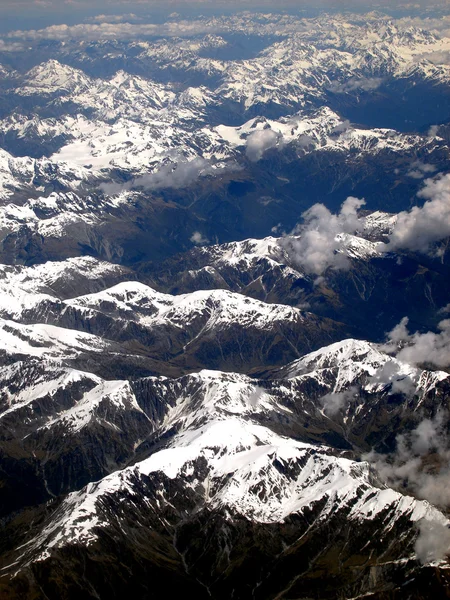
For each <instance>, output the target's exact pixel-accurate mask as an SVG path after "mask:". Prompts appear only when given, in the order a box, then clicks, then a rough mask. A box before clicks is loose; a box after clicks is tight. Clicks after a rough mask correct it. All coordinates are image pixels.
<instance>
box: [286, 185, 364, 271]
mask: <svg viewBox="0 0 450 600" xmlns="http://www.w3.org/2000/svg"><path fill="white" fill-rule="evenodd" d="M364 204H365V202H364V200H359V199H358V198H353V197H349V198H347V200H346V201H345V202H344V203H343V204H342V207H341V211H340V212H339V213H338V214H337V215H335V214H333V213H331V212H330V211H329V210H328V208H326V206H324V205H323V204H315V205H314V206H312V207H311V208H310V209H308V210H307V211H306V212H304V213H303V215H302V216H303V219H304V223H303V224H302V225H298V226H297V227H296V229H295V230H294V231H293V234H295V235H299V237H298V238H293V237H290V236H288V237H285V238H284V239H283V242H282V243H283V244H284V246H285V248H286V250H287V251H288V252H289V254H290V256H291V259H292V260H293V261H294V262H295V263H297V264H298V265H299V266H301V267H302V268H303V269H304V270H305V271H306V272H307V273H311V274H316V275H322V274H323V273H324V272H325V271H326V270H327V269H328V268H333V269H346V268H348V267H349V264H350V263H349V260H348V258H347V256H346V254H345V253H344V252H343V250H344V248H345V245H344V239H343V238H342V236H339V234H341V233H354V232H355V231H356V230H358V229H359V228H361V227H362V224H363V223H362V220H361V219H360V218H359V217H358V210H359V208H361V206H363V205H364Z"/></svg>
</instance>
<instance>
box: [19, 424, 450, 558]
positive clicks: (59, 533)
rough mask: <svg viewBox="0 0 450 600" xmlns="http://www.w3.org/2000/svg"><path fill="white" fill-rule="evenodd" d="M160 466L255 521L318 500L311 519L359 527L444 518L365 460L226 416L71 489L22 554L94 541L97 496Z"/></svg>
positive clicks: (125, 489) (100, 524) (126, 490)
mask: <svg viewBox="0 0 450 600" xmlns="http://www.w3.org/2000/svg"><path fill="white" fill-rule="evenodd" d="M202 460H203V461H205V462H206V464H207V468H206V476H205V467H203V469H202V474H200V472H199V471H197V467H196V466H197V464H198V463H199V461H202ZM280 466H281V467H284V470H282V469H281V468H280ZM158 472H160V473H163V474H164V475H166V476H167V477H168V478H170V479H177V481H178V482H179V484H181V486H182V487H184V486H186V487H192V486H195V488H196V489H197V490H198V489H203V498H201V500H202V502H203V504H204V505H205V506H206V507H208V508H209V509H214V508H216V509H226V510H228V511H232V512H237V513H238V514H241V515H242V516H244V517H246V518H248V519H251V520H252V521H256V522H260V523H276V522H283V520H284V519H285V518H286V517H288V516H289V515H291V514H295V513H299V514H301V513H302V512H303V510H304V509H306V508H309V509H311V507H314V506H315V505H316V504H319V505H320V504H321V505H322V508H321V510H320V514H319V516H318V517H317V519H316V523H318V522H320V521H322V520H326V519H327V517H329V516H330V515H331V514H336V513H338V512H339V511H343V513H345V514H346V518H347V519H349V520H350V521H354V522H355V524H356V523H357V524H358V526H363V525H364V523H365V522H366V521H367V520H373V519H376V518H377V517H378V515H379V514H383V515H384V518H383V522H384V525H383V527H386V528H387V529H389V527H390V526H391V525H392V524H393V523H394V522H395V521H396V520H397V519H399V518H400V517H402V518H404V519H406V520H407V521H409V522H410V523H414V522H417V521H419V520H421V519H424V518H425V519H428V520H432V521H437V522H439V523H442V524H443V525H444V524H446V523H447V520H446V519H445V517H444V516H443V515H442V514H441V513H440V512H439V511H437V510H436V509H434V508H433V507H431V506H430V505H429V504H428V503H426V502H421V501H417V500H415V499H413V498H411V497H408V496H402V495H401V494H399V493H397V492H394V491H392V490H389V489H379V488H375V487H373V485H372V484H371V483H370V479H369V471H368V465H367V464H364V463H363V464H361V463H354V462H352V461H350V460H346V459H342V458H336V457H333V456H330V455H329V454H328V453H327V451H326V448H324V449H320V448H315V447H312V446H309V445H307V444H301V443H298V442H295V441H293V440H290V439H288V438H283V437H282V436H278V435H276V434H273V433H272V432H270V431H269V430H267V429H266V428H264V427H261V426H255V425H249V424H246V423H245V422H243V421H241V420H239V419H229V420H227V421H219V422H212V423H210V424H209V425H208V426H205V427H203V428H202V430H201V431H199V430H196V431H191V432H188V433H185V434H183V435H182V436H180V437H179V438H178V439H177V442H176V444H175V445H173V447H171V448H167V449H165V450H161V451H159V452H157V453H155V454H153V455H152V456H151V457H150V458H148V459H146V460H144V461H143V462H140V463H138V464H137V465H136V466H134V467H130V468H128V469H125V470H123V471H119V472H118V473H114V474H113V475H110V476H108V477H106V478H104V479H103V480H101V481H100V482H98V483H92V484H89V485H88V486H87V487H86V488H85V489H83V490H81V491H80V492H75V493H73V494H70V495H69V496H68V497H67V499H66V500H65V501H64V503H63V504H62V505H61V507H60V508H59V509H58V510H57V512H56V514H55V515H54V519H53V521H52V522H51V524H50V525H48V526H47V528H45V529H44V530H43V531H42V532H41V533H40V534H39V535H38V537H36V538H35V539H33V540H31V541H30V542H29V544H27V546H25V547H24V548H23V549H22V552H23V554H22V559H21V560H22V561H23V560H25V561H27V560H43V559H45V558H46V557H48V556H50V553H51V552H52V550H53V549H55V548H61V547H64V546H66V545H71V544H90V543H92V542H93V541H95V540H96V539H97V536H98V534H99V532H100V531H101V530H102V529H103V528H107V527H108V521H106V520H105V519H104V517H103V516H102V505H103V503H104V502H105V501H106V500H107V501H108V502H109V503H111V502H120V501H121V498H122V497H123V496H124V495H126V496H127V498H128V499H130V497H131V498H133V497H134V496H135V495H136V494H137V490H136V488H135V485H136V482H137V481H139V480H141V479H142V478H143V477H150V478H151V477H152V475H153V474H156V473H158ZM192 478H194V481H193V482H192V483H191V481H192ZM199 500H200V497H199Z"/></svg>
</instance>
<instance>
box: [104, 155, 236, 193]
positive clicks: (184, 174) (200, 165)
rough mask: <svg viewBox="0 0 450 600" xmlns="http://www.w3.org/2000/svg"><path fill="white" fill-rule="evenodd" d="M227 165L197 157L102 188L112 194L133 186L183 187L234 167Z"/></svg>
mask: <svg viewBox="0 0 450 600" xmlns="http://www.w3.org/2000/svg"><path fill="white" fill-rule="evenodd" d="M232 168H233V166H232V165H227V166H226V167H222V168H221V169H218V168H214V167H213V166H212V165H211V164H210V163H209V162H208V161H207V160H205V159H203V158H195V159H193V160H190V161H185V162H178V163H170V164H167V165H164V166H163V167H161V168H160V169H159V170H158V171H155V172H154V173H149V174H148V175H143V176H141V177H136V178H135V179H133V180H132V181H129V182H127V183H124V184H118V183H102V184H101V185H100V189H101V190H102V191H103V192H104V193H105V194H107V195H109V196H112V195H115V194H119V193H121V192H126V191H129V190H131V189H133V188H144V189H145V190H160V189H164V188H175V189H179V188H183V187H186V186H188V185H191V184H192V183H194V181H196V180H197V179H198V178H199V177H203V176H205V175H210V174H218V173H219V172H223V170H224V169H227V170H230V169H232Z"/></svg>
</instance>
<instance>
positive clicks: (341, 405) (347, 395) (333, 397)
mask: <svg viewBox="0 0 450 600" xmlns="http://www.w3.org/2000/svg"><path fill="white" fill-rule="evenodd" d="M358 393H359V389H358V388H357V387H356V386H354V387H350V388H349V389H348V390H344V391H343V392H331V393H329V394H325V396H322V398H321V399H320V403H321V405H322V409H323V412H324V413H325V414H326V415H327V416H330V417H335V416H336V415H337V414H338V413H339V412H341V411H343V410H345V409H346V408H347V406H348V405H349V404H350V402H351V401H352V400H353V399H354V398H355V396H357V395H358Z"/></svg>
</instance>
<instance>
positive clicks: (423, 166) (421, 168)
mask: <svg viewBox="0 0 450 600" xmlns="http://www.w3.org/2000/svg"><path fill="white" fill-rule="evenodd" d="M435 171H436V167H435V166H434V165H430V164H427V163H424V162H422V161H421V160H415V161H414V162H412V163H411V165H410V167H409V171H408V172H407V173H406V174H407V175H408V177H412V178H413V179H423V178H424V177H425V175H427V174H429V173H435Z"/></svg>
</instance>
